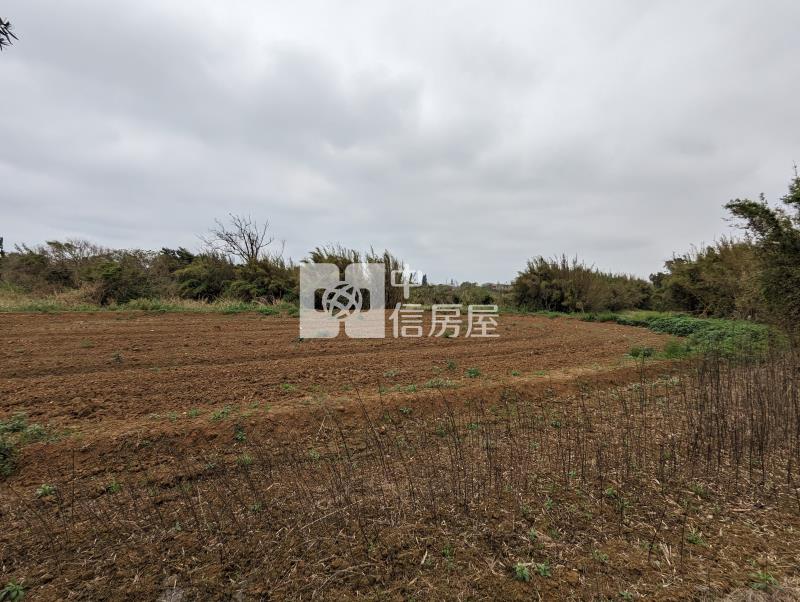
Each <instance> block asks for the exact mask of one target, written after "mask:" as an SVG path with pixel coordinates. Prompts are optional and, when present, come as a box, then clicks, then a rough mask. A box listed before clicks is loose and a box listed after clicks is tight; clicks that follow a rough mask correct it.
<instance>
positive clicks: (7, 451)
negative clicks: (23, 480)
mask: <svg viewBox="0 0 800 602" xmlns="http://www.w3.org/2000/svg"><path fill="white" fill-rule="evenodd" d="M16 455H17V448H16V446H15V445H14V444H13V443H11V441H10V440H8V439H6V437H4V436H3V435H0V477H7V476H9V475H10V474H11V473H12V472H14V467H15V466H16Z"/></svg>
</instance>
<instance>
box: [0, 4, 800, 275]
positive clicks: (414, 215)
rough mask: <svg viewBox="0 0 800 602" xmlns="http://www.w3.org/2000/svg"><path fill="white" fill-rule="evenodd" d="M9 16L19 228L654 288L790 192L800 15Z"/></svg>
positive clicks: (12, 233)
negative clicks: (580, 268) (533, 259)
mask: <svg viewBox="0 0 800 602" xmlns="http://www.w3.org/2000/svg"><path fill="white" fill-rule="evenodd" d="M562 4H563V3H551V4H549V5H546V6H533V5H530V4H529V3H525V2H509V3H503V5H502V8H498V7H496V6H493V7H489V5H486V4H485V3H477V2H474V3H467V2H452V3H450V2H443V3H427V2H422V1H420V2H416V3H414V2H412V3H403V4H402V5H399V4H389V3H386V4H383V3H375V2H352V3H350V2H348V3H337V4H336V5H335V6H334V5H333V4H332V3H323V2H308V3H306V2H303V3H293V4H292V5H291V6H286V5H283V4H277V3H275V4H273V3H261V2H256V1H252V2H248V1H245V0H242V1H240V2H234V3H226V4H225V5H224V6H223V5H219V4H218V3H211V2H208V1H206V2H191V3H189V2H186V3H177V2H175V3H161V2H156V1H155V0H150V1H142V2H136V3H127V4H118V3H114V4H110V3H98V2H88V1H85V0H84V1H79V2H71V3H69V5H67V4H66V3H59V2H55V1H46V2H39V3H31V2H23V1H22V0H11V1H10V2H7V3H6V4H4V8H3V15H2V16H3V17H4V18H6V19H11V21H12V22H13V23H14V25H15V27H16V31H17V32H18V34H19V36H20V40H19V42H18V43H17V44H16V45H15V46H13V47H11V48H10V49H8V51H7V52H3V54H2V55H0V69H2V74H3V81H4V86H3V88H4V91H3V95H2V98H1V99H0V103H2V104H0V106H1V107H2V109H3V115H4V119H3V120H2V121H0V136H1V138H0V139H2V140H3V145H2V146H1V147H0V177H2V179H3V180H2V181H3V183H4V186H3V193H2V201H0V202H1V203H2V223H3V228H2V230H3V235H5V237H6V239H7V241H10V242H12V243H13V242H37V241H41V240H45V239H49V238H56V237H57V238H63V237H68V236H81V237H87V238H91V239H93V240H95V241H97V242H100V243H103V244H105V245H110V246H141V247H150V248H158V247H160V246H162V245H168V244H170V245H177V244H183V245H187V246H190V247H196V246H197V245H198V239H197V236H196V235H197V234H200V233H202V232H203V231H204V230H205V229H206V228H207V227H208V226H209V225H210V224H211V223H212V222H213V219H214V218H215V217H220V216H223V215H225V214H226V213H228V212H240V213H242V212H243V213H251V214H252V215H254V216H258V217H261V218H269V219H270V221H271V222H272V224H273V226H274V229H275V231H276V234H277V235H278V236H279V237H280V238H285V239H286V241H287V252H288V253H289V254H290V255H292V256H293V257H295V258H299V257H302V256H303V255H304V254H305V252H306V251H308V250H309V249H310V248H311V247H313V246H315V245H317V244H319V243H323V242H334V241H341V242H343V243H345V244H348V245H353V246H359V247H368V246H370V245H374V246H376V247H389V248H391V249H393V250H395V251H396V252H398V253H400V254H401V255H402V256H404V257H405V258H406V259H407V260H408V261H409V262H410V263H411V264H412V266H413V267H415V268H420V269H423V270H424V271H427V272H428V273H429V274H430V275H431V277H432V279H434V280H444V279H448V278H451V277H452V278H457V279H478V280H507V279H509V278H511V277H513V275H514V273H515V272H516V270H517V269H519V268H521V267H522V266H523V265H524V263H525V260H526V259H527V258H528V257H530V256H532V255H535V254H545V255H553V254H557V253H561V252H566V253H568V254H576V253H577V254H579V255H580V256H581V257H583V258H585V259H586V260H587V261H589V262H591V263H594V264H596V265H598V266H599V267H602V268H606V269H614V270H617V271H627V272H634V273H638V274H641V275H646V274H648V273H650V272H652V271H655V270H657V269H659V268H660V267H661V264H662V262H663V260H664V259H665V258H667V257H669V256H670V255H671V253H672V252H673V251H680V250H682V249H688V248H689V246H690V245H691V244H694V243H700V242H703V241H706V242H708V241H711V240H713V239H714V238H715V237H716V236H719V235H721V234H724V233H726V232H728V231H729V226H728V225H727V224H726V223H725V222H724V221H723V219H722V218H723V217H724V210H723V209H722V204H723V203H724V202H725V201H726V200H728V199H729V198H732V197H735V196H755V195H757V194H758V193H759V192H762V191H763V192H765V193H767V195H768V196H771V197H773V198H774V197H776V196H778V195H780V194H782V192H783V189H784V185H785V182H786V181H787V180H788V176H789V174H790V171H789V170H790V168H791V164H792V161H793V160H795V159H798V158H799V157H800V152H799V151H800V127H798V126H800V116H798V112H797V110H796V99H797V98H798V97H800V65H798V62H797V60H796V57H797V56H798V50H800V41H798V38H797V36H796V34H795V24H796V23H797V18H798V17H800V6H798V5H797V3H796V2H792V1H790V0H786V1H780V0H774V1H770V2H766V3H759V4H758V5H757V6H756V5H755V4H752V3H748V2H745V1H744V0H742V1H741V2H723V1H721V0H720V1H716V2H709V3H704V4H703V5H702V6H697V4H696V3H691V2H675V3H663V4H652V5H644V4H642V3H637V2H633V1H619V2H611V3H589V2H585V3H570V4H569V6H563V5H562Z"/></svg>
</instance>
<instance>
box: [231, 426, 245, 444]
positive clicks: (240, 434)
mask: <svg viewBox="0 0 800 602" xmlns="http://www.w3.org/2000/svg"><path fill="white" fill-rule="evenodd" d="M233 438H234V439H236V440H237V441H238V442H239V443H244V442H245V441H247V435H246V434H245V432H244V427H243V426H242V425H240V424H237V425H236V427H235V428H234V429H233Z"/></svg>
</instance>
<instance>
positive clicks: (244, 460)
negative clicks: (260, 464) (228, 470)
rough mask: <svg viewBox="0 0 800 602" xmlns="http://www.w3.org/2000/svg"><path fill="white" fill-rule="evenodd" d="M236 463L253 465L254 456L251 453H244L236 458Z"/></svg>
mask: <svg viewBox="0 0 800 602" xmlns="http://www.w3.org/2000/svg"><path fill="white" fill-rule="evenodd" d="M236 463H237V464H238V465H239V466H242V467H244V466H252V465H253V456H251V455H250V454H242V455H241V456H238V457H237V458H236Z"/></svg>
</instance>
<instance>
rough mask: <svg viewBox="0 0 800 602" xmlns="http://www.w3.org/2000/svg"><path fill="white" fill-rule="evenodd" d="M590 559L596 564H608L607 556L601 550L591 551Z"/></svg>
mask: <svg viewBox="0 0 800 602" xmlns="http://www.w3.org/2000/svg"><path fill="white" fill-rule="evenodd" d="M592 558H594V559H595V560H596V561H597V562H601V563H603V564H605V563H606V562H608V554H606V553H605V552H603V551H601V550H592Z"/></svg>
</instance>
